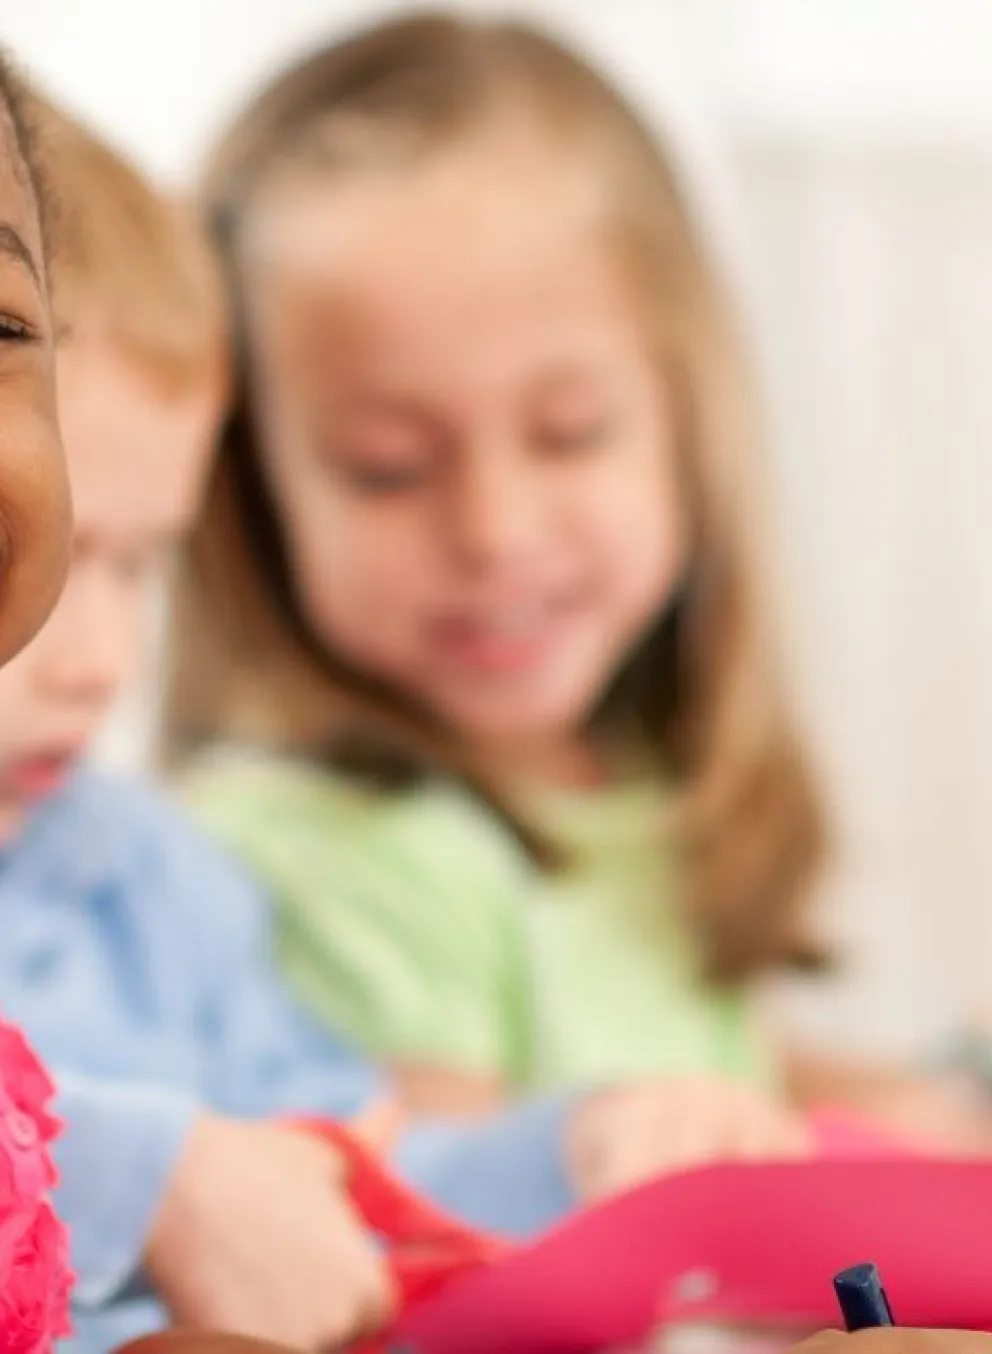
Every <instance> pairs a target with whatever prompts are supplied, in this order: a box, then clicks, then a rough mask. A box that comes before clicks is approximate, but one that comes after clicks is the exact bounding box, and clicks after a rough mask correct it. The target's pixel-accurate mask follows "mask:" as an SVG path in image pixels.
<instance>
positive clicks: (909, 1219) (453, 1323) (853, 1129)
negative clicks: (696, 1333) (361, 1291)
mask: <svg viewBox="0 0 992 1354" xmlns="http://www.w3.org/2000/svg"><path fill="white" fill-rule="evenodd" d="M817 1130H818V1134H819V1138H820V1142H821V1148H822V1152H823V1155H822V1157H821V1158H820V1159H818V1160H815V1161H811V1162H803V1163H791V1164H777V1165H733V1166H717V1167H712V1168H708V1169H705V1170H699V1171H694V1172H689V1173H686V1174H682V1175H674V1176H670V1177H667V1178H665V1179H662V1180H658V1181H656V1182H654V1183H652V1184H649V1185H646V1186H644V1187H642V1188H639V1189H637V1190H635V1191H633V1192H632V1193H630V1194H627V1195H625V1196H623V1197H622V1198H619V1199H615V1200H611V1201H610V1202H609V1203H607V1204H604V1205H602V1206H600V1207H598V1208H595V1209H592V1210H588V1211H586V1212H584V1213H581V1214H579V1215H578V1216H576V1217H575V1218H573V1219H572V1220H570V1221H569V1222H567V1223H566V1224H564V1225H563V1226H561V1227H559V1228H558V1229H556V1230H555V1231H554V1232H552V1233H550V1234H549V1235H548V1236H546V1237H545V1238H543V1239H542V1240H540V1241H538V1242H537V1243H536V1244H534V1245H532V1246H529V1247H527V1248H524V1249H521V1250H520V1251H517V1252H515V1253H513V1254H511V1255H510V1256H509V1257H507V1258H506V1259H504V1260H501V1261H499V1262H498V1263H497V1264H494V1265H493V1266H491V1267H489V1268H487V1269H485V1270H481V1271H479V1272H477V1273H475V1274H471V1275H469V1276H467V1277H464V1278H461V1279H459V1280H457V1281H455V1282H454V1283H452V1284H451V1285H450V1286H449V1287H448V1288H447V1289H445V1290H444V1291H443V1292H442V1293H441V1294H440V1295H438V1296H436V1297H434V1298H432V1299H431V1300H430V1301H428V1302H425V1303H423V1304H422V1305H421V1306H419V1307H418V1308H416V1309H414V1310H413V1311H412V1312H410V1313H409V1314H408V1315H407V1316H406V1318H404V1320H403V1322H402V1323H401V1327H400V1330H399V1338H400V1339H401V1340H402V1341H403V1342H404V1343H405V1344H408V1345H412V1346H413V1347H414V1348H415V1349H417V1350H418V1351H422V1354H580V1351H591V1350H601V1349H605V1348H609V1347H617V1346H627V1347H630V1346H632V1345H636V1344H637V1343H638V1342H639V1341H641V1340H643V1338H644V1336H645V1335H646V1333H648V1332H649V1331H651V1330H652V1329H654V1328H655V1327H657V1326H659V1325H661V1324H663V1323H666V1322H694V1321H699V1322H703V1323H717V1324H719V1323H725V1322H730V1323H733V1322H739V1323H742V1324H748V1323H754V1324H757V1325H759V1326H760V1325H762V1324H763V1323H775V1322H781V1323H783V1324H784V1325H789V1326H800V1327H802V1326H810V1327H814V1326H823V1325H836V1324H837V1319H838V1313H837V1308H836V1305H835V1302H834V1297H833V1291H832V1287H831V1278H832V1276H833V1275H834V1274H835V1273H836V1272H837V1271H838V1270H840V1269H843V1268H845V1267H846V1266H848V1265H852V1264H856V1263H859V1262H861V1261H865V1260H874V1261H875V1262H876V1263H877V1264H878V1265H879V1266H880V1267H881V1269H882V1273H883V1276H884V1279H885V1283H886V1287H887V1289H888V1292H889V1297H890V1299H891V1301H892V1304H893V1307H894V1309H895V1312H896V1316H897V1318H898V1320H899V1321H900V1322H901V1323H904V1324H907V1325H943V1326H947V1325H950V1326H959V1327H968V1328H972V1329H984V1328H987V1329H992V1164H988V1163H984V1162H982V1163H973V1162H968V1163H961V1162H941V1161H930V1160H924V1159H921V1158H919V1157H917V1156H915V1155H914V1154H913V1153H912V1151H911V1149H909V1148H907V1147H906V1146H905V1145H904V1144H898V1143H893V1142H891V1141H890V1140H888V1139H887V1138H886V1137H884V1136H883V1135H880V1134H878V1133H877V1132H875V1131H874V1130H872V1129H870V1128H867V1127H865V1126H864V1125H861V1124H859V1123H858V1122H857V1121H855V1120H851V1119H850V1118H848V1117H847V1116H845V1115H843V1114H834V1113H831V1112H825V1113H824V1114H822V1115H820V1116H818V1117H817Z"/></svg>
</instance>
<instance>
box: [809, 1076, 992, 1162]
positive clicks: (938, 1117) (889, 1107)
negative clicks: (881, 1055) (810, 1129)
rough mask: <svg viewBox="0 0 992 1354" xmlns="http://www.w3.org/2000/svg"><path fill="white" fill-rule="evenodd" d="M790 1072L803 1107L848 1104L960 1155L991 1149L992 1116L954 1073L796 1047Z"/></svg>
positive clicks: (923, 1142) (925, 1142)
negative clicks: (874, 1062)
mask: <svg viewBox="0 0 992 1354" xmlns="http://www.w3.org/2000/svg"><path fill="white" fill-rule="evenodd" d="M786 1075H787V1086H788V1090H789V1094H790V1096H791V1098H792V1099H793V1101H794V1102H795V1103H796V1104H797V1105H799V1106H800V1107H802V1108H809V1107H816V1106H818V1105H825V1104H826V1105H829V1104H833V1105H845V1106H849V1107H850V1108H851V1109H853V1110H855V1111H858V1112H860V1113H862V1114H864V1115H866V1116H867V1117H869V1118H871V1119H873V1120H874V1121H875V1122H877V1123H878V1124H879V1125H881V1126H884V1127H887V1128H889V1129H891V1130H892V1131H893V1132H895V1133H898V1134H900V1136H902V1137H905V1138H906V1139H908V1140H909V1141H917V1142H919V1144H920V1145H921V1146H923V1147H930V1148H933V1149H934V1150H939V1151H945V1152H952V1153H955V1154H962V1155H972V1154H981V1153H986V1152H989V1151H992V1115H990V1114H989V1111H988V1108H987V1106H986V1105H985V1104H984V1103H983V1100H982V1098H981V1097H980V1096H976V1095H974V1094H972V1093H971V1091H970V1088H968V1087H967V1086H965V1085H962V1084H960V1083H959V1082H958V1081H956V1080H955V1079H954V1078H953V1077H946V1078H945V1077H939V1076H923V1075H919V1074H916V1075H913V1074H911V1073H907V1072H903V1071H899V1070H893V1069H891V1068H882V1067H873V1066H871V1065H869V1064H865V1063H856V1062H850V1061H845V1060H844V1059H840V1058H830V1057H826V1056H823V1055H820V1054H808V1053H800V1052H796V1051H793V1052H791V1053H790V1054H789V1055H788V1056H787V1058H786Z"/></svg>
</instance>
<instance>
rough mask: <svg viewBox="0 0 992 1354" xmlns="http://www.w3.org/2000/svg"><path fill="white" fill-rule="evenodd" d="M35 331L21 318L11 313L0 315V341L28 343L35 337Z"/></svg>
mask: <svg viewBox="0 0 992 1354" xmlns="http://www.w3.org/2000/svg"><path fill="white" fill-rule="evenodd" d="M36 337H37V335H36V334H35V331H34V330H33V329H32V328H31V326H30V325H29V324H25V323H24V321H23V320H16V319H14V317H13V316H12V315H0V343H29V342H31V340H32V339H34V338H36Z"/></svg>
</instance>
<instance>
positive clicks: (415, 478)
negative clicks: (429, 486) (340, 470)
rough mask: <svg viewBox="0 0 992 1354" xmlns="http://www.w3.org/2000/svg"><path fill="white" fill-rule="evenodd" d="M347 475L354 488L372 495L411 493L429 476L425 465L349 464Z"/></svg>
mask: <svg viewBox="0 0 992 1354" xmlns="http://www.w3.org/2000/svg"><path fill="white" fill-rule="evenodd" d="M344 473H345V475H346V477H347V479H348V481H349V483H350V484H351V486H352V488H354V489H357V490H358V492H359V493H362V494H368V495H370V496H377V497H383V498H384V497H386V496H387V495H390V494H403V493H409V492H410V491H411V490H413V489H417V488H419V487H420V485H422V484H423V483H424V481H425V479H426V478H427V468H426V467H425V466H423V465H397V466H349V467H348V468H347V469H346V470H345V472H344Z"/></svg>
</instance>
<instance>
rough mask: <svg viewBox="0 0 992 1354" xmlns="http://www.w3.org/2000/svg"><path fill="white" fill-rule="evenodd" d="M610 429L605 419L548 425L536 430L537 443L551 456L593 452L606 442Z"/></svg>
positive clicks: (607, 420)
mask: <svg viewBox="0 0 992 1354" xmlns="http://www.w3.org/2000/svg"><path fill="white" fill-rule="evenodd" d="M610 428H611V425H610V421H609V419H606V418H596V419H589V420H583V421H582V422H581V423H562V424H559V425H557V426H555V425H548V426H546V427H544V428H540V429H538V433H537V442H538V445H539V446H540V448H541V450H542V451H548V452H551V453H552V454H565V455H567V454H568V453H570V452H583V451H595V450H596V448H597V447H600V446H602V444H603V443H604V442H605V441H606V439H607V437H608V436H609V433H610Z"/></svg>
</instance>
